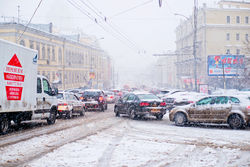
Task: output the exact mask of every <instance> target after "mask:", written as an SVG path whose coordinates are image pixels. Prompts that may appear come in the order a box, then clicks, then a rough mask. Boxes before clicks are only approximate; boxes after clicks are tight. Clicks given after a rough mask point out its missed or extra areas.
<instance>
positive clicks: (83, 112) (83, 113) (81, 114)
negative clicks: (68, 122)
mask: <svg viewBox="0 0 250 167" xmlns="http://www.w3.org/2000/svg"><path fill="white" fill-rule="evenodd" d="M84 115H85V110H84V108H82V110H81V111H80V116H84Z"/></svg>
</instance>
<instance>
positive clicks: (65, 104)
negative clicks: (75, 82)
mask: <svg viewBox="0 0 250 167" xmlns="http://www.w3.org/2000/svg"><path fill="white" fill-rule="evenodd" d="M67 105H68V104H67V103H60V104H58V106H67Z"/></svg>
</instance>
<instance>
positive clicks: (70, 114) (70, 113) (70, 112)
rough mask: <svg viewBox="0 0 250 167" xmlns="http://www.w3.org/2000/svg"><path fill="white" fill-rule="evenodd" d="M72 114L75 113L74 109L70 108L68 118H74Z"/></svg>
mask: <svg viewBox="0 0 250 167" xmlns="http://www.w3.org/2000/svg"><path fill="white" fill-rule="evenodd" d="M72 115H73V111H72V110H70V111H69V112H68V113H67V118H68V119H71V118H72Z"/></svg>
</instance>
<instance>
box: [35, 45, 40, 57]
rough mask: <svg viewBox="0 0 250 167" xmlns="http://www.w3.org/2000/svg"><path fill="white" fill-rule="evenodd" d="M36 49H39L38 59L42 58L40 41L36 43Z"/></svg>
mask: <svg viewBox="0 0 250 167" xmlns="http://www.w3.org/2000/svg"><path fill="white" fill-rule="evenodd" d="M36 50H37V51H38V59H41V55H40V44H39V43H37V44H36Z"/></svg>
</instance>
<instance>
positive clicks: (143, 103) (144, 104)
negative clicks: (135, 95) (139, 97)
mask: <svg viewBox="0 0 250 167" xmlns="http://www.w3.org/2000/svg"><path fill="white" fill-rule="evenodd" d="M140 106H141V107H143V106H149V103H146V102H141V103H140Z"/></svg>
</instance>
